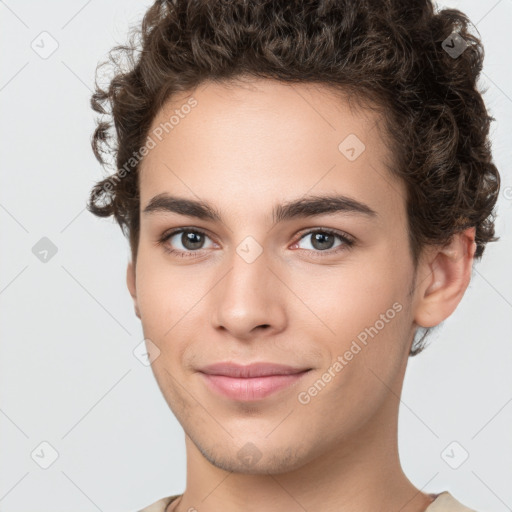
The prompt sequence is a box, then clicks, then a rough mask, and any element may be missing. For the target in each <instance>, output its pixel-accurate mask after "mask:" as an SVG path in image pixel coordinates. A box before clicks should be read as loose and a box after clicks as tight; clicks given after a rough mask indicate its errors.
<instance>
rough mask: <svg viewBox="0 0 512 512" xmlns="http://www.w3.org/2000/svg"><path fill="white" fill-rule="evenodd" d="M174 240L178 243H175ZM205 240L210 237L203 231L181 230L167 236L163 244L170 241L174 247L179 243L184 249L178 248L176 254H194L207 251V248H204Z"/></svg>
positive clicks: (172, 250)
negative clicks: (201, 250) (198, 251)
mask: <svg viewBox="0 0 512 512" xmlns="http://www.w3.org/2000/svg"><path fill="white" fill-rule="evenodd" d="M179 235H181V236H179ZM174 238H175V239H176V241H173V239H174ZM205 238H208V239H209V237H208V236H207V235H206V234H205V233H203V232H202V231H196V230H192V229H180V230H177V231H173V232H172V233H169V234H168V235H165V236H164V238H163V239H162V242H166V241H170V245H171V246H173V247H174V246H175V244H176V243H177V242H178V241H179V242H180V243H181V244H182V246H183V249H180V248H178V250H177V251H176V252H194V251H197V250H199V249H205V247H203V245H204V242H205ZM207 248H208V247H206V249H207ZM171 252H174V249H171Z"/></svg>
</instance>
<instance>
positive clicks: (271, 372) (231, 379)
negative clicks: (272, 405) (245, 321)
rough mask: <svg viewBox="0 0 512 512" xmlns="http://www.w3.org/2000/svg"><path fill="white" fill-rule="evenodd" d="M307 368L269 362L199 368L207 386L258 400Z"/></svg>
mask: <svg viewBox="0 0 512 512" xmlns="http://www.w3.org/2000/svg"><path fill="white" fill-rule="evenodd" d="M310 370H311V368H294V367H291V366H285V365H279V364H273V363H253V364H251V365H248V366H242V365H238V364H234V363H217V364H214V365H210V366H207V367H205V368H202V369H201V370H200V374H201V375H202V377H203V379H204V381H205V383H206V385H207V386H208V387H209V389H210V390H212V391H214V392H215V393H218V394H220V395H222V396H224V397H227V398H230V399H232V400H238V401H248V402H251V401H256V400H262V399H264V398H266V397H268V396H270V395H272V394H274V393H277V392H278V391H281V390H283V389H285V388H288V387H289V386H291V385H292V384H295V383H296V382H297V381H299V380H300V379H301V378H302V377H304V375H305V374H307V373H309V371H310Z"/></svg>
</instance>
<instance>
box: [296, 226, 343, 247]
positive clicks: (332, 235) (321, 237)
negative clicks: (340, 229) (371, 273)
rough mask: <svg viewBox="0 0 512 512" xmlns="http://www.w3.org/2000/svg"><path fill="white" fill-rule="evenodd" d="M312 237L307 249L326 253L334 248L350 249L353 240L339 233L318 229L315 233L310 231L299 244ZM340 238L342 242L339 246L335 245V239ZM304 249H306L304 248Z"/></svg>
mask: <svg viewBox="0 0 512 512" xmlns="http://www.w3.org/2000/svg"><path fill="white" fill-rule="evenodd" d="M308 237H310V240H311V242H310V244H309V245H310V247H305V249H314V250H316V252H318V251H320V252H325V251H329V250H331V249H333V248H338V247H339V246H340V245H341V246H343V245H344V246H348V247H350V246H351V245H352V240H350V239H349V238H348V237H346V236H343V235H341V234H339V233H336V232H334V231H330V230H325V229H317V230H314V231H308V232H307V233H305V234H304V235H303V236H302V237H301V238H300V240H299V242H297V244H300V242H301V241H302V240H305V239H307V238H308ZM336 238H338V240H341V242H340V243H339V244H338V245H333V244H334V243H335V239H336ZM302 249H304V247H302Z"/></svg>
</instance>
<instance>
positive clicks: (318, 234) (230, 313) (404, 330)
mask: <svg viewBox="0 0 512 512" xmlns="http://www.w3.org/2000/svg"><path fill="white" fill-rule="evenodd" d="M190 98H193V100H191V99H190ZM185 105H193V107H192V106H191V107H190V108H188V107H185ZM175 111H178V112H179V115H177V114H176V112H175ZM173 115H175V117H174V122H173V126H172V129H169V125H167V126H168V128H167V131H168V133H166V131H165V130H163V133H162V129H161V126H162V125H163V123H165V122H168V121H169V119H170V118H171V116H173ZM378 121H379V119H378V118H377V117H376V114H375V112H371V111H365V110H361V109H356V108H351V107H350V105H349V103H347V102H346V101H344V100H342V99H341V98H340V97H339V96H338V97H337V96H334V94H333V93H332V92H330V91H329V90H328V89H327V88H323V87H320V86H313V85H307V84H301V85H293V86H290V85H287V84H283V83H279V82H275V81H271V80H255V81H253V82H251V83H248V82H246V83H241V82H240V83H236V84H235V83H231V84H230V85H229V87H228V86H227V85H220V84H214V83H205V84H203V85H202V86H200V87H198V88H197V89H196V90H194V91H193V94H191V93H188V94H185V93H180V95H179V96H178V95H177V96H174V97H173V98H172V100H171V101H170V102H169V103H168V104H167V105H166V106H165V108H164V109H162V111H161V112H159V114H158V116H157V117H156V118H155V120H154V122H153V126H152V129H151V130H150V135H151V134H153V135H151V136H152V138H153V140H154V142H156V144H155V145H154V147H153V148H152V149H150V151H149V153H148V154H147V156H146V157H145V158H144V161H143V162H142V165H141V169H140V199H141V217H140V219H141V228H140V239H139V246H138V255H137V261H136V266H135V267H132V266H131V265H129V267H128V285H129V288H130V292H131V293H132V296H133V297H134V300H135V304H136V308H137V311H138V314H139V315H140V318H141V321H142V326H143V331H144V336H145V338H146V339H149V340H151V343H152V344H154V345H155V346H156V347H158V350H159V351H160V352H159V355H158V357H157V358H156V359H155V360H154V361H153V363H152V368H153V371H154V374H155V377H156V379H157V382H158V385H159V387H160V389H161V391H162V393H163V395H164V397H165V399H166V401H167V402H168V404H169V406H170V408H171V409H172V411H173V413H174V414H175V416H176V418H177V419H178V420H179V422H180V423H181V425H182V426H183V428H184V430H185V432H186V433H187V435H188V436H189V438H190V439H191V440H192V442H193V443H194V445H195V446H196V447H197V449H198V450H199V451H200V452H201V453H202V454H203V455H204V456H205V457H206V458H208V460H210V462H212V463H213V464H215V465H216V466H218V467H222V468H224V469H228V470H231V471H239V472H244V471H245V472H252V473H266V472H268V471H286V470H290V469H293V468H298V467H300V466H301V465H303V464H305V463H307V462H308V461H311V460H313V459H314V458H315V457H318V456H320V455H322V454H323V453H326V452H327V451H330V450H337V449H338V447H341V446H342V445H343V443H342V441H343V440H346V439H349V438H351V437H353V436H354V437H355V436H357V435H358V434H361V433H362V432H363V430H365V432H367V433H368V432H369V429H371V428H378V421H381V420H382V419H383V417H384V416H383V415H385V414H386V412H385V411H389V407H390V403H391V401H390V400H391V398H393V397H391V395H392V393H390V389H392V390H396V392H397V393H399V390H400V386H401V382H402V379H403V372H404V369H405V364H406V361H407V357H408V350H409V346H410V342H411V339H412V338H411V337H412V334H413V331H412V326H413V321H414V318H413V309H412V302H411V301H412V296H411V294H410V291H411V285H412V281H413V277H414V269H413V265H412V260H411V255H410V250H409V245H408V239H407V224H406V223H407V219H406V211H405V190H404V187H403V184H402V183H401V182H399V181H398V180H396V179H395V178H394V177H393V176H392V175H391V174H390V173H389V171H388V170H387V169H386V166H385V162H390V161H392V157H393V155H392V154H390V151H389V148H388V147H387V146H386V144H385V142H384V141H383V138H382V127H381V123H380V122H378ZM159 127H160V129H159ZM155 134H159V135H158V136H155ZM162 135H163V136H162ZM159 138H161V140H159ZM363 145H364V146H363ZM162 194H167V195H169V196H171V195H172V196H173V197H175V198H180V199H183V200H191V201H200V202H202V203H207V204H208V205H209V206H210V210H209V211H210V212H215V213H216V214H217V216H218V218H217V217H215V215H212V216H211V218H209V217H208V216H207V215H199V214H198V212H199V209H198V208H195V209H191V208H189V207H186V206H187V203H178V202H172V201H169V200H168V201H165V200H162V199H160V202H158V203H157V202H155V201H154V198H155V197H156V196H160V198H162V197H164V196H162ZM313 196H314V197H316V198H318V197H324V196H329V197H331V198H338V200H333V201H328V200H327V199H323V200H320V201H318V202H317V203H316V204H315V203H310V204H309V206H307V205H305V206H304V207H303V208H302V209H301V208H298V207H295V208H293V207H288V208H287V207H286V205H288V206H290V205H291V204H292V203H294V202H296V201H298V200H302V201H307V200H309V199H311V197H313ZM339 198H342V199H343V198H345V200H346V199H347V198H348V199H350V200H351V202H350V201H348V202H347V201H342V200H340V199H339ZM150 204H152V205H153V206H152V207H149V208H148V211H144V210H145V209H146V207H148V206H149V205H150ZM303 204H305V203H303ZM173 205H174V206H173ZM278 205H282V206H281V207H280V208H279V207H278ZM355 205H356V206H355ZM357 205H358V207H357ZM334 206H336V207H334ZM301 212H302V214H301ZM306 212H307V213H308V214H307V215H306ZM179 230H182V231H179ZM173 231H178V232H177V233H176V234H173ZM151 350H152V347H150V352H151ZM218 362H234V363H238V364H241V365H247V364H249V363H253V362H270V363H279V364H286V365H289V366H292V367H294V368H300V369H309V371H308V372H306V373H303V374H301V376H299V377H298V378H293V379H289V382H288V385H287V386H285V387H283V388H281V389H279V390H277V391H275V392H273V393H271V394H269V395H267V396H265V397H261V396H260V397H259V398H258V396H259V395H250V396H239V397H228V396H225V395H224V394H222V393H220V392H217V391H216V390H215V389H213V388H212V387H211V386H210V385H209V382H210V381H209V379H208V378H206V377H205V375H204V374H203V373H201V372H200V371H199V370H200V369H201V368H204V367H205V366H206V365H210V364H213V363H218ZM393 403H394V406H396V397H395V398H393ZM340 449H341V448H340ZM246 452H252V453H253V454H256V457H257V458H259V461H258V464H257V465H256V466H254V467H251V468H248V467H247V459H246V458H244V457H243V455H244V453H246Z"/></svg>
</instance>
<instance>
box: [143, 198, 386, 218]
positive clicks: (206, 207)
mask: <svg viewBox="0 0 512 512" xmlns="http://www.w3.org/2000/svg"><path fill="white" fill-rule="evenodd" d="M143 213H144V214H146V215H150V214H154V213H177V214H179V215H186V216H187V217H194V218H197V219H201V220H210V221H214V222H215V221H217V222H222V216H221V214H220V212H219V211H218V210H217V209H215V208H214V207H213V206H212V205H210V204H209V203H208V202H206V201H201V200H195V199H186V198H182V197H177V196H172V195H169V194H167V193H165V192H164V193H162V194H158V195H156V196H155V197H153V198H152V199H151V200H150V201H149V203H148V204H147V206H146V207H145V208H144V210H143ZM338 213H343V214H350V215H353V214H357V215H362V216H364V217H367V218H374V217H378V214H377V212H376V211H375V210H373V209H372V208H370V207H369V206H368V205H367V204H365V203H362V202H360V201H357V200H356V199H353V198H351V197H348V196H344V195H313V196H306V197H302V198H299V199H296V200H292V201H287V202H285V203H282V204H277V205H275V206H274V208H273V210H272V220H273V223H274V224H277V223H278V222H283V221H286V220H292V219H296V218H306V217H314V216H317V215H325V214H338Z"/></svg>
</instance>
